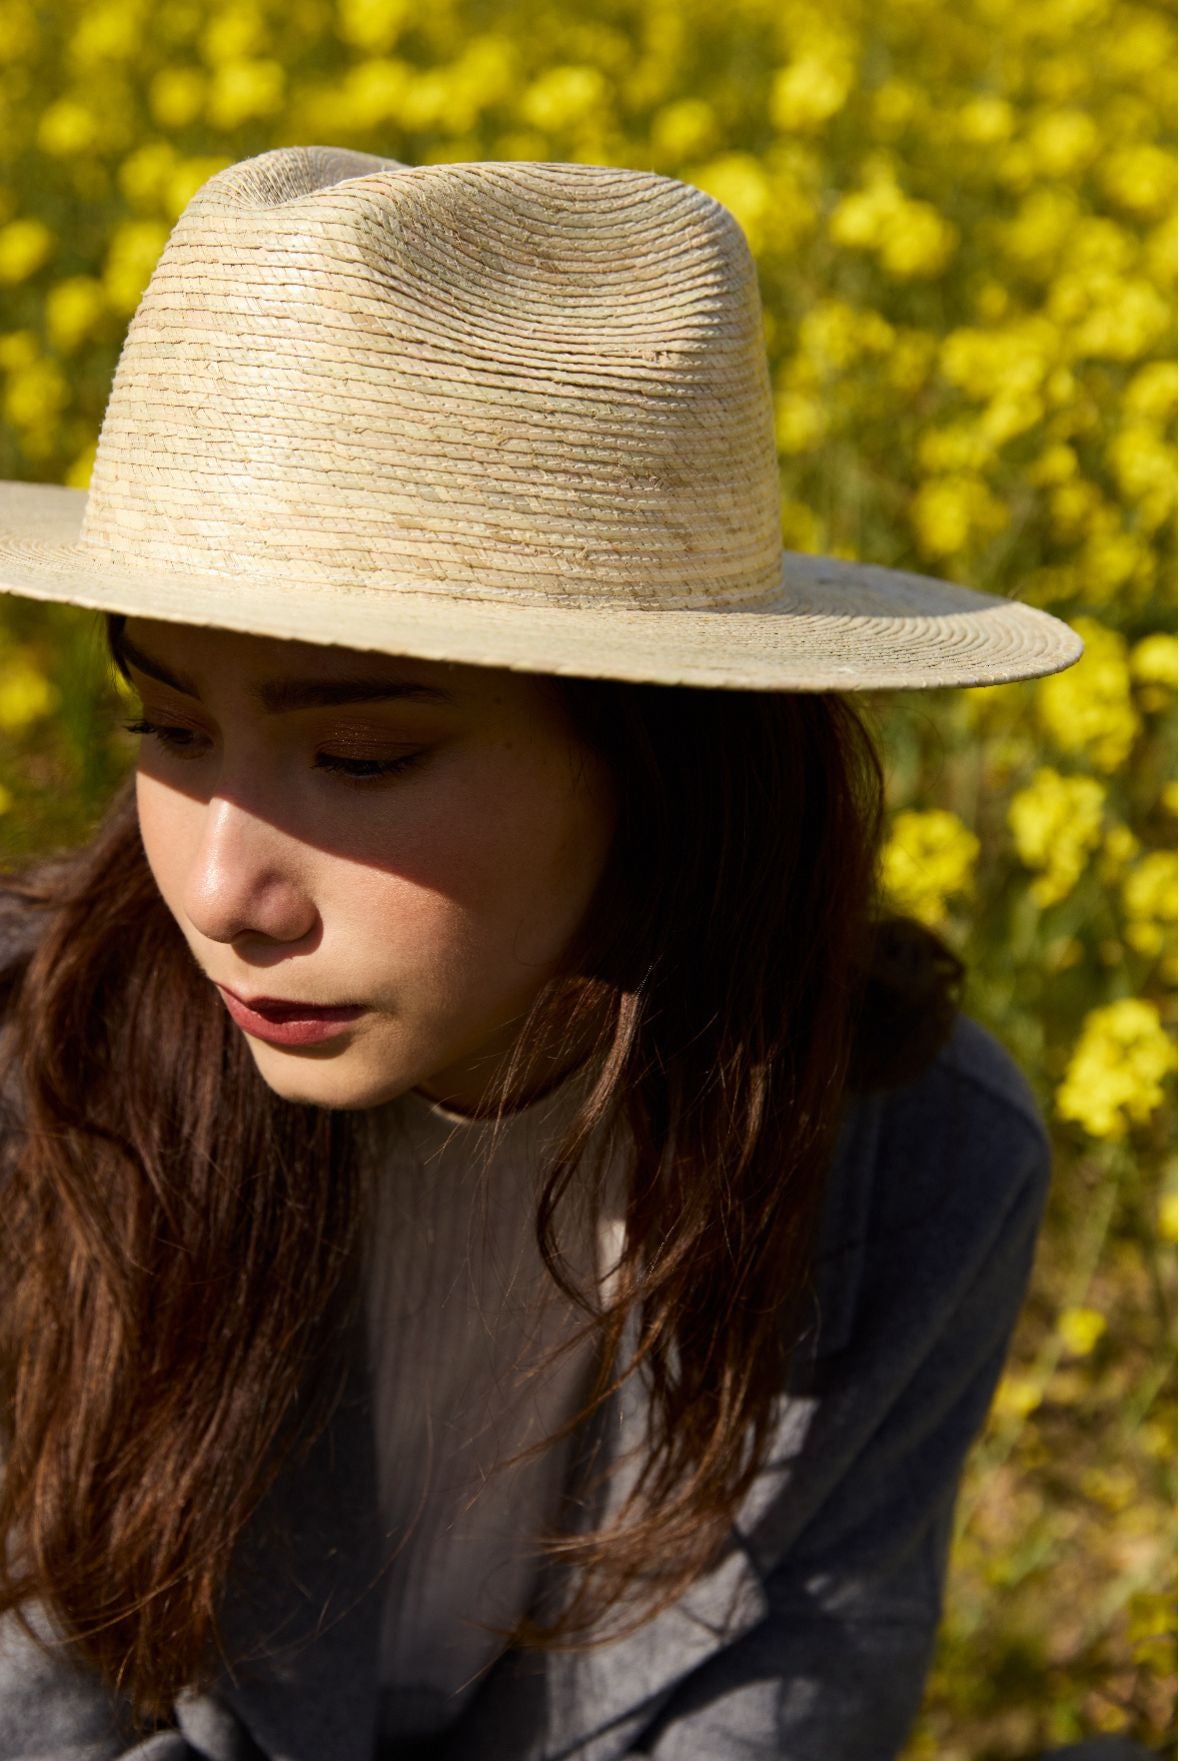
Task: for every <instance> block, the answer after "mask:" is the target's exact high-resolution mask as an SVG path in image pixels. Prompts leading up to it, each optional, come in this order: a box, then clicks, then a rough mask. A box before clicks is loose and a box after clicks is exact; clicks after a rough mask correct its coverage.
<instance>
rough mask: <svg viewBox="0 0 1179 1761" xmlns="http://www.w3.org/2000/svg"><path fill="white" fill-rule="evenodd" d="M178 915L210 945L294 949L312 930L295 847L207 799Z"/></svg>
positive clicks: (235, 806) (245, 813)
mask: <svg viewBox="0 0 1179 1761" xmlns="http://www.w3.org/2000/svg"><path fill="white" fill-rule="evenodd" d="M183 904H184V909H185V911H186V913H187V915H188V918H189V921H190V923H191V924H192V925H193V927H194V928H195V929H196V930H198V931H199V932H200V934H201V935H202V936H207V937H208V939H209V940H210V941H212V942H235V941H237V940H239V939H240V938H241V937H243V936H259V937H263V938H265V939H266V940H267V941H274V942H298V941H302V940H303V938H304V937H305V936H306V935H308V934H309V933H310V931H311V930H312V929H313V928H314V927H315V923H316V916H317V913H316V908H315V905H314V902H313V900H312V898H311V895H310V893H309V891H308V888H307V885H306V877H305V874H304V872H303V865H302V864H301V862H300V860H299V845H298V843H297V841H296V840H295V839H292V838H291V837H289V836H288V835H287V834H285V833H284V832H282V831H280V830H279V828H278V827H277V826H273V825H270V824H268V823H267V822H266V821H265V820H263V819H260V818H259V817H258V815H257V814H254V813H251V812H250V811H249V809H248V808H246V807H244V806H243V805H242V804H241V803H239V802H237V801H231V800H227V799H226V798H225V797H224V796H219V795H217V796H213V797H212V798H211V799H210V800H209V801H208V803H207V805H206V807H205V812H204V823H203V826H202V828H201V838H200V842H199V844H198V846H197V848H196V851H195V852H194V857H193V862H192V866H191V868H190V869H189V872H188V874H187V876H186V881H185V887H184V895H183Z"/></svg>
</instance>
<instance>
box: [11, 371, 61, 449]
mask: <svg viewBox="0 0 1179 1761" xmlns="http://www.w3.org/2000/svg"><path fill="white" fill-rule="evenodd" d="M68 401H69V386H68V385H67V384H66V380H65V376H64V374H63V373H62V372H61V370H60V368H58V367H56V366H55V365H54V363H53V362H52V361H48V360H37V361H34V362H33V363H32V364H31V365H30V366H28V367H18V368H17V369H16V370H15V371H14V372H13V373H11V374H10V375H9V379H8V384H7V386H6V387H5V390H4V414H5V416H6V418H7V419H8V421H9V422H11V423H12V424H13V426H14V427H15V428H23V429H25V431H26V436H27V434H28V432H29V431H36V430H37V429H38V428H40V427H42V426H43V425H44V424H45V423H46V422H47V421H50V422H51V421H53V420H54V419H55V418H56V416H57V415H58V414H59V413H60V411H61V410H63V409H64V408H65V406H66V404H67V403H68Z"/></svg>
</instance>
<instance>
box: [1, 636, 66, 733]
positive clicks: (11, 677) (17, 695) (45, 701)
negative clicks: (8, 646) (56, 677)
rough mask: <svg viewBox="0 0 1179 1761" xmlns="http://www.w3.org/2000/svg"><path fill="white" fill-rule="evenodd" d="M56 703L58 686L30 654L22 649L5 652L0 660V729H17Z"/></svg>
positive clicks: (45, 712) (41, 714) (25, 725)
mask: <svg viewBox="0 0 1179 1761" xmlns="http://www.w3.org/2000/svg"><path fill="white" fill-rule="evenodd" d="M56 703H57V691H56V689H55V688H54V686H53V685H51V684H50V682H49V680H48V679H47V678H46V677H45V674H44V673H43V672H42V671H41V670H40V668H39V667H38V666H37V665H36V663H35V661H34V660H33V658H32V656H31V655H29V654H28V653H26V652H25V651H24V650H22V649H16V650H15V651H13V652H10V653H6V654H5V656H4V659H3V661H2V662H0V730H3V732H4V733H6V734H13V733H16V732H17V731H18V730H19V729H21V728H25V727H28V725H29V723H30V722H35V721H38V720H40V719H41V717H42V716H45V715H48V714H49V712H50V710H51V709H53V708H54V707H55V705H56Z"/></svg>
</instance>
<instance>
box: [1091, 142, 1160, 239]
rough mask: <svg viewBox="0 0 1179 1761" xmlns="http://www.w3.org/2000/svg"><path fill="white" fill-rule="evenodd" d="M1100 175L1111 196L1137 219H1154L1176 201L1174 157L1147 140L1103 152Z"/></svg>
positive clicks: (1098, 169) (1099, 169)
mask: <svg viewBox="0 0 1179 1761" xmlns="http://www.w3.org/2000/svg"><path fill="white" fill-rule="evenodd" d="M1097 175H1098V178H1099V179H1100V181H1101V184H1102V186H1103V188H1104V189H1105V192H1106V194H1107V195H1108V196H1110V197H1112V199H1113V200H1114V201H1115V202H1116V203H1117V204H1118V205H1119V207H1122V208H1126V209H1128V210H1129V212H1130V213H1131V214H1132V215H1134V217H1135V218H1136V219H1146V220H1153V219H1154V218H1155V216H1156V215H1160V214H1165V213H1167V212H1168V211H1169V210H1170V208H1171V206H1172V205H1173V203H1174V200H1175V162H1174V158H1173V155H1172V154H1171V153H1169V152H1167V151H1166V150H1165V149H1164V148H1162V147H1156V146H1153V145H1151V143H1149V142H1147V141H1136V142H1134V143H1133V145H1131V146H1124V147H1119V146H1115V147H1113V148H1112V150H1111V151H1109V152H1106V153H1103V154H1102V155H1101V158H1100V160H1099V162H1098V165H1097Z"/></svg>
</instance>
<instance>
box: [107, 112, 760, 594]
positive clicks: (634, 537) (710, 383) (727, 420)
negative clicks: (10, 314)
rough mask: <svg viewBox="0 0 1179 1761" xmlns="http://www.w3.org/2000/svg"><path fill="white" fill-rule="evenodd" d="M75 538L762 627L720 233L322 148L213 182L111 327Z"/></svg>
mask: <svg viewBox="0 0 1179 1761" xmlns="http://www.w3.org/2000/svg"><path fill="white" fill-rule="evenodd" d="M79 539H80V543H79V550H80V553H81V555H82V556H83V557H84V558H85V559H86V560H87V561H88V562H90V563H92V564H93V565H95V566H96V567H99V568H101V569H105V568H107V567H110V568H111V569H117V568H118V567H120V566H123V567H130V568H135V569H158V570H160V571H162V572H168V571H173V570H175V571H181V572H183V571H200V572H210V571H211V572H213V573H217V572H222V571H223V572H225V573H226V574H240V573H246V574H249V575H254V576H256V575H264V576H267V577H274V578H275V579H282V580H284V581H286V582H290V583H292V584H293V583H296V582H304V583H308V584H315V583H322V584H324V585H335V586H341V587H347V586H349V585H355V586H357V587H363V588H364V589H365V590H367V591H372V590H373V589H380V588H383V587H393V588H395V587H398V586H400V587H403V588H406V589H412V590H414V591H416V592H427V593H429V592H437V593H441V594H445V595H446V596H447V597H448V598H452V599H453V598H455V597H463V596H470V597H472V598H477V599H487V598H492V599H494V598H506V599H510V600H533V599H535V600H540V601H543V602H546V603H556V604H570V605H573V604H578V605H594V604H599V603H600V604H625V605H640V606H641V605H658V606H661V607H664V608H669V609H670V608H676V607H679V608H685V609H690V608H694V607H695V608H700V609H708V608H709V607H712V606H718V607H719V606H724V605H729V604H732V605H744V606H748V607H756V606H757V605H759V604H761V603H763V602H764V603H766V604H767V605H768V604H769V602H770V601H771V600H772V599H773V596H774V595H775V593H776V592H778V591H779V589H780V584H781V570H782V548H781V527H780V503H779V479H778V465H777V457H776V449H775V443H774V430H773V414H772V403H771V391H770V384H769V373H768V362H767V359H766V353H765V347H764V340H763V332H762V320H761V305H760V299H759V294H758V284H757V274H756V268H755V265H754V263H753V259H752V256H751V254H750V251H749V247H748V244H747V242H746V240H745V237H744V234H743V233H742V232H741V229H740V227H739V226H738V224H737V222H736V221H735V220H734V218H733V216H732V215H731V214H730V213H729V212H728V210H727V209H725V208H724V207H722V206H721V204H720V203H718V202H716V201H714V200H713V199H712V198H711V197H709V196H707V195H705V194H704V193H703V192H702V191H699V190H696V189H694V188H693V187H692V186H690V185H687V184H683V183H680V182H678V181H676V180H674V179H671V178H666V177H662V176H660V175H658V174H656V173H654V172H643V171H630V170H622V169H614V168H610V167H603V166H585V165H567V164H559V163H548V162H545V163H533V162H520V161H512V162H510V161H505V162H469V163H451V164H444V165H434V166H404V165H401V164H399V163H398V162H397V161H394V160H389V159H382V158H378V157H376V156H375V155H371V154H362V153H353V152H350V151H347V150H345V149H341V148H319V147H301V148H286V149H278V150H276V151H274V152H271V153H265V154H262V155H260V156H259V157H257V158H255V159H247V160H244V161H241V162H239V163H238V164H236V165H233V166H230V167H228V168H227V169H226V170H224V171H222V172H219V173H217V174H216V175H215V176H214V177H213V178H211V179H210V180H209V181H208V182H207V183H206V184H204V185H203V186H202V187H201V189H200V190H198V191H197V193H196V194H195V195H194V197H193V198H192V200H191V201H190V202H189V204H188V206H187V207H186V208H185V210H184V212H183V213H182V215H181V216H180V219H179V220H178V222H177V224H176V226H175V227H174V229H173V231H172V233H171V235H170V237H169V239H168V242H167V244H166V245H165V248H164V251H163V253H162V255H161V257H160V260H159V262H158V263H157V265H156V268H155V271H154V272H153V274H152V276H151V279H150V281H149V283H148V286H147V288H146V290H145V292H144V294H143V296H142V298H141V300H140V303H139V306H138V308H137V310H136V313H135V316H134V318H133V319H132V321H131V324H130V326H129V328H128V331H127V335H126V339H125V341H124V345H123V349H122V352H121V354H120V357H119V362H118V366H117V368H116V371H115V376H114V380H113V383H112V388H111V393H110V397H109V399H108V403H107V407H106V412H105V415H104V418H103V423H102V428H101V432H100V435H99V442H98V448H97V454H96V458H95V463H94V468H93V472H92V476H91V481H90V488H89V494H88V498H87V504H86V511H85V515H84V519H83V523H82V527H81V531H80V535H79Z"/></svg>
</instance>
